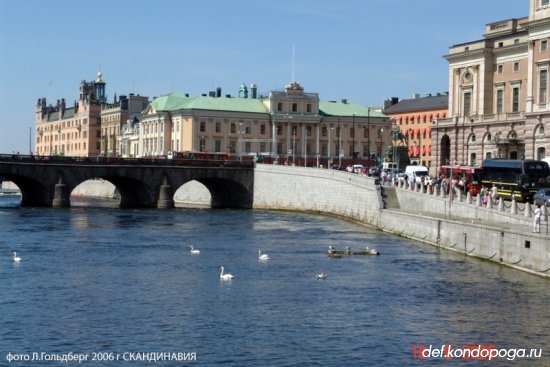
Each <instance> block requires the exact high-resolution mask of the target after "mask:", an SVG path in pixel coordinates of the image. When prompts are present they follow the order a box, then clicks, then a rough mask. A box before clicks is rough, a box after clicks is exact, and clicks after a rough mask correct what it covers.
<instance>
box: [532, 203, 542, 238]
mask: <svg viewBox="0 0 550 367" xmlns="http://www.w3.org/2000/svg"><path fill="white" fill-rule="evenodd" d="M540 217H542V209H541V208H540V204H539V205H537V209H535V219H534V220H533V233H540Z"/></svg>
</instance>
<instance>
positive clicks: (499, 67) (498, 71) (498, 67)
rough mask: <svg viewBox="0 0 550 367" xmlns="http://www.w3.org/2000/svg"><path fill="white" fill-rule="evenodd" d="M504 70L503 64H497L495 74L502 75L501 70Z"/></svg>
mask: <svg viewBox="0 0 550 367" xmlns="http://www.w3.org/2000/svg"><path fill="white" fill-rule="evenodd" d="M503 71H504V65H502V64H501V65H497V74H498V75H502V72H503Z"/></svg>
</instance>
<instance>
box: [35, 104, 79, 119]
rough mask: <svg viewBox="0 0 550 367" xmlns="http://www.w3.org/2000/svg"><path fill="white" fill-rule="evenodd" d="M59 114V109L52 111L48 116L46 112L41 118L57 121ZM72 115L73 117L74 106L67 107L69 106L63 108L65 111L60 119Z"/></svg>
mask: <svg viewBox="0 0 550 367" xmlns="http://www.w3.org/2000/svg"><path fill="white" fill-rule="evenodd" d="M60 114H61V111H59V110H58V111H53V112H52V113H51V114H50V115H49V116H48V114H47V113H46V114H45V115H44V118H43V119H42V120H44V121H57V120H60V118H59V115H60ZM73 117H74V108H73V107H69V108H67V109H65V113H64V114H63V115H62V116H61V120H64V119H70V118H73Z"/></svg>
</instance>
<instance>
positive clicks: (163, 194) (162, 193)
mask: <svg viewBox="0 0 550 367" xmlns="http://www.w3.org/2000/svg"><path fill="white" fill-rule="evenodd" d="M173 197H174V193H173V192H172V186H170V185H168V180H167V179H166V177H164V182H163V183H162V185H160V190H159V199H158V202H157V208H159V209H172V208H173V207H174V199H173Z"/></svg>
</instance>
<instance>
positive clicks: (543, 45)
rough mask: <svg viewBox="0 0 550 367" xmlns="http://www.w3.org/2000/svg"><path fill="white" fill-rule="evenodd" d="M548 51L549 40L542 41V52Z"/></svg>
mask: <svg viewBox="0 0 550 367" xmlns="http://www.w3.org/2000/svg"><path fill="white" fill-rule="evenodd" d="M546 51H548V40H547V39H546V40H540V52H546Z"/></svg>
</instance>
